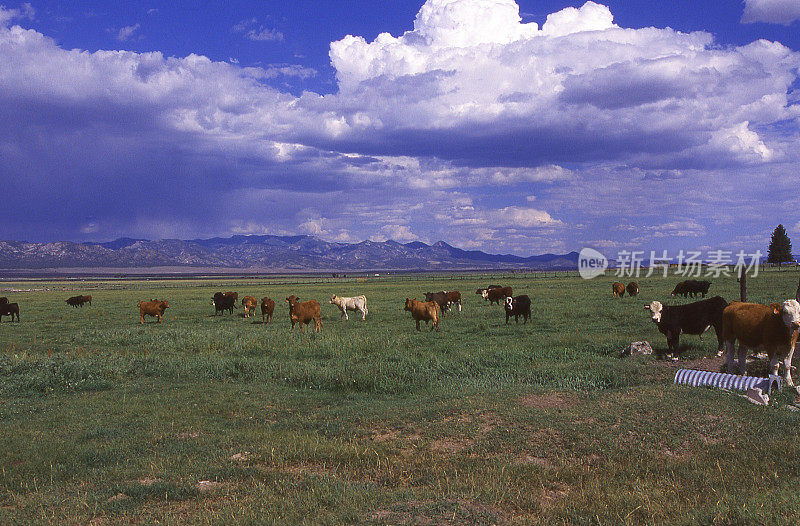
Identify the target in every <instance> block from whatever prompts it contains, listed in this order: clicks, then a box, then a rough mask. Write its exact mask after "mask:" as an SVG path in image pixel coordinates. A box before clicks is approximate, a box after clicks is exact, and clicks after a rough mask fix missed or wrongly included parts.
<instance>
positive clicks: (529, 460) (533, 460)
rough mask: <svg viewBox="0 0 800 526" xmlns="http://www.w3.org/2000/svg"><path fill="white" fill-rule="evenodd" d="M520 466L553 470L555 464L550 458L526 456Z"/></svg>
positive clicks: (521, 460)
mask: <svg viewBox="0 0 800 526" xmlns="http://www.w3.org/2000/svg"><path fill="white" fill-rule="evenodd" d="M519 463H520V464H528V465H532V466H539V467H541V468H545V469H546V468H552V467H553V463H552V462H551V461H550V459H548V458H544V457H537V456H535V455H530V454H526V455H524V456H523V457H522V458H521V459H520V460H519Z"/></svg>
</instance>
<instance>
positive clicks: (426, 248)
mask: <svg viewBox="0 0 800 526" xmlns="http://www.w3.org/2000/svg"><path fill="white" fill-rule="evenodd" d="M577 261H578V253H577V252H570V253H568V254H563V255H557V254H543V255H541V256H531V257H521V256H515V255H511V254H487V253H486V252H481V251H479V250H462V249H459V248H455V247H453V246H450V245H448V244H447V243H445V242H444V241H439V242H437V243H434V244H432V245H428V244H426V243H422V242H420V241H413V242H411V243H398V242H396V241H391V240H389V241H383V242H375V241H362V242H360V243H335V242H329V241H325V240H322V239H319V238H317V237H315V236H272V235H249V236H243V235H237V236H233V237H227V238H221V237H215V238H211V239H192V240H185V241H184V240H178V239H166V240H161V241H148V240H145V239H131V238H120V239H116V240H114V241H110V242H105V243H95V242H84V243H77V242H72V241H57V242H51V243H28V242H24V241H0V269H46V268H87V269H89V268H152V267H192V268H235V269H253V270H270V271H337V270H350V271H353V270H362V271H363V270H458V269H462V270H467V269H504V268H505V269H533V270H557V269H575V268H577Z"/></svg>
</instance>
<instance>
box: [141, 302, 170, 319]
mask: <svg viewBox="0 0 800 526" xmlns="http://www.w3.org/2000/svg"><path fill="white" fill-rule="evenodd" d="M167 307H169V302H168V301H159V300H150V301H140V302H139V323H144V316H145V314H146V315H148V316H154V317H156V318H157V319H158V323H161V317H162V316H163V315H164V311H165V310H167Z"/></svg>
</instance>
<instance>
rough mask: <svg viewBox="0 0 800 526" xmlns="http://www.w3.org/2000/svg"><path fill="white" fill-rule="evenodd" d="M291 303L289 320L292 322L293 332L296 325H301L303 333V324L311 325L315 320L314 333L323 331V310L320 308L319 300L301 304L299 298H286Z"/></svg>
mask: <svg viewBox="0 0 800 526" xmlns="http://www.w3.org/2000/svg"><path fill="white" fill-rule="evenodd" d="M286 301H287V302H288V303H289V319H290V320H291V322H292V331H291V332H293V331H294V324H295V323H299V324H300V332H303V324H308V323H311V320H314V332H321V331H322V308H321V307H320V306H319V302H318V301H317V300H309V301H304V302H303V303H300V298H298V297H297V296H289V297H288V298H286Z"/></svg>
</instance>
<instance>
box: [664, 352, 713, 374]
mask: <svg viewBox="0 0 800 526" xmlns="http://www.w3.org/2000/svg"><path fill="white" fill-rule="evenodd" d="M724 363H725V357H724V356H723V357H717V356H714V357H711V358H698V359H696V360H678V361H677V362H671V361H669V360H656V361H654V362H653V365H656V366H658V367H665V368H668V369H697V370H698V371H714V372H717V373H718V372H719V371H720V369H722V365H723V364H724Z"/></svg>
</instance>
